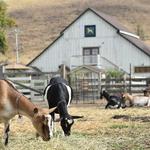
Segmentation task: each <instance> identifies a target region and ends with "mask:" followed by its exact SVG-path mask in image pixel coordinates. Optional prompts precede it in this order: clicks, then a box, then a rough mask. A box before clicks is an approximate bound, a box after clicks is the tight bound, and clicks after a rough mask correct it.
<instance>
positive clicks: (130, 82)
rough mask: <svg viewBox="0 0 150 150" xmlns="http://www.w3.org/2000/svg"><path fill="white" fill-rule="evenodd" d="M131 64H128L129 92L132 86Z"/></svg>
mask: <svg viewBox="0 0 150 150" xmlns="http://www.w3.org/2000/svg"><path fill="white" fill-rule="evenodd" d="M131 76H132V75H131V64H130V74H129V93H130V94H132V91H131V86H132V78H131Z"/></svg>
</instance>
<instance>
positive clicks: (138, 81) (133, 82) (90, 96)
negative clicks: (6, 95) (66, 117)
mask: <svg viewBox="0 0 150 150" xmlns="http://www.w3.org/2000/svg"><path fill="white" fill-rule="evenodd" d="M7 78H8V79H10V80H11V81H12V82H13V83H15V86H16V88H17V89H18V90H19V91H20V92H21V93H23V94H24V95H25V96H26V97H28V98H29V99H31V100H32V101H42V100H43V95H42V94H43V90H44V88H45V87H46V86H47V83H48V80H49V79H48V78H46V77H45V76H44V77H38V78H33V77H32V76H26V77H21V76H20V77H7ZM70 85H71V86H72V88H73V91H74V100H73V102H75V103H77V102H79V101H80V102H83V103H87V102H91V101H92V103H95V101H96V100H98V99H99V98H100V91H101V90H102V89H106V90H107V91H108V92H109V93H110V94H117V93H122V92H129V93H132V94H140V95H141V94H143V90H144V89H145V88H146V87H148V86H150V78H133V79H130V78H128V79H126V80H125V79H102V80H101V82H100V81H99V80H98V79H95V78H94V79H85V78H84V79H83V80H82V79H81V78H80V79H78V78H76V79H75V80H73V81H72V82H71V83H70Z"/></svg>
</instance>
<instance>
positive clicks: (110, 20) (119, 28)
mask: <svg viewBox="0 0 150 150" xmlns="http://www.w3.org/2000/svg"><path fill="white" fill-rule="evenodd" d="M87 11H92V12H93V13H94V14H96V15H97V16H98V17H100V18H101V19H103V20H104V21H105V22H107V23H108V24H110V25H111V26H113V27H114V28H115V29H116V30H117V31H118V34H120V35H121V36H122V37H123V38H124V39H126V40H128V41H129V42H130V43H131V44H133V45H134V46H136V47H137V48H139V49H140V50H141V51H142V52H144V53H145V54H146V55H148V56H150V47H149V46H147V45H146V44H145V43H144V42H143V41H141V40H140V39H139V38H137V36H136V35H135V36H132V35H134V34H133V33H131V32H130V31H129V30H128V29H127V28H126V27H124V26H122V25H121V24H120V23H119V22H118V21H117V20H116V19H115V18H114V17H112V16H109V15H107V14H104V13H102V12H98V11H96V10H94V9H91V8H88V9H86V10H85V11H84V12H83V13H81V14H80V15H79V16H78V17H77V18H76V19H75V20H74V21H73V22H71V23H70V24H69V25H68V26H67V27H66V28H65V29H63V30H62V31H61V33H60V35H59V36H58V37H57V38H56V39H55V40H54V41H53V42H52V43H51V44H50V45H48V47H46V48H45V49H44V50H43V51H42V52H41V53H40V54H39V55H37V56H36V57H35V58H34V59H33V60H31V61H30V62H29V63H28V64H27V65H30V64H31V63H32V62H34V60H36V59H37V58H38V57H39V56H40V55H42V54H43V53H44V52H45V51H46V50H48V48H49V47H51V46H52V45H53V44H54V43H55V42H56V41H57V40H58V39H59V38H61V36H62V35H63V33H64V32H65V31H66V30H67V29H68V28H69V27H70V26H71V25H72V24H73V23H75V22H76V20H78V19H79V18H80V17H82V16H83V15H84V14H85V13H86V12H87ZM120 31H125V32H126V33H129V34H125V33H123V32H120Z"/></svg>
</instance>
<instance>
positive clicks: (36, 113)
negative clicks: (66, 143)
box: [0, 80, 56, 145]
mask: <svg viewBox="0 0 150 150" xmlns="http://www.w3.org/2000/svg"><path fill="white" fill-rule="evenodd" d="M55 109H56V108H52V109H51V110H48V109H44V108H39V107H37V106H35V105H34V104H33V103H32V102H31V101H30V100H29V99H28V98H26V97H25V96H24V95H22V94H21V93H20V92H18V91H17V89H16V88H14V86H13V85H12V84H11V83H10V82H9V81H8V80H0V122H1V123H4V144H5V145H7V144H8V138H9V131H10V130H9V129H10V120H11V119H12V118H13V117H14V116H16V115H25V116H27V117H28V118H29V119H30V120H31V122H32V124H33V126H34V128H35V129H36V131H37V134H38V135H39V136H41V137H42V139H43V140H44V141H48V140H49V139H50V136H51V126H50V122H51V120H52V118H51V116H50V115H49V113H50V112H53V111H54V110H55Z"/></svg>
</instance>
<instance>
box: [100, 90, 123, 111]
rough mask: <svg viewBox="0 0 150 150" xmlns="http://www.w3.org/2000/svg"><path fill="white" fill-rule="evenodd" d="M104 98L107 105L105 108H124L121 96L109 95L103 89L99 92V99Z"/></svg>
mask: <svg viewBox="0 0 150 150" xmlns="http://www.w3.org/2000/svg"><path fill="white" fill-rule="evenodd" d="M103 97H104V98H105V99H106V100H107V105H106V106H105V109H107V108H112V107H113V108H120V107H121V108H125V107H126V105H125V101H124V100H123V98H122V97H121V96H116V95H109V94H108V93H107V92H106V91H105V90H104V91H103V92H101V93H100V99H102V98H103Z"/></svg>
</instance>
